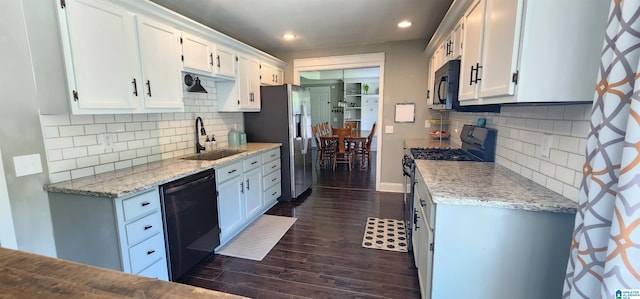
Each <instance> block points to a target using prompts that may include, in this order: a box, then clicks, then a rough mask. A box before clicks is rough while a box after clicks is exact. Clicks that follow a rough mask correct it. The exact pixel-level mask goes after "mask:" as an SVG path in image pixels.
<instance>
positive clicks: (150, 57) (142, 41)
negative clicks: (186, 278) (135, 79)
mask: <svg viewBox="0 0 640 299" xmlns="http://www.w3.org/2000/svg"><path fill="white" fill-rule="evenodd" d="M179 39H180V33H179V32H178V31H177V30H175V29H174V28H173V27H170V26H167V25H165V24H162V23H159V22H156V21H153V20H150V19H147V18H143V17H140V16H138V43H139V47H140V58H141V63H142V82H141V84H139V85H138V92H139V94H140V89H142V93H143V94H144V95H143V96H144V107H145V108H183V107H184V105H183V102H182V84H181V80H180V79H181V78H180V77H181V74H180V71H181V69H182V66H181V61H180V45H179Z"/></svg>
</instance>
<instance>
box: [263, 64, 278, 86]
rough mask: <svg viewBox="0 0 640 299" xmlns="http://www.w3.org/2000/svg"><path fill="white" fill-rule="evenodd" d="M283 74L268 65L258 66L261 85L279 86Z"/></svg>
mask: <svg viewBox="0 0 640 299" xmlns="http://www.w3.org/2000/svg"><path fill="white" fill-rule="evenodd" d="M283 76H284V72H283V71H282V70H281V69H279V68H277V67H275V66H273V65H270V64H268V63H262V64H260V82H261V83H262V85H281V84H282V82H283V81H284V80H283V79H284V78H283Z"/></svg>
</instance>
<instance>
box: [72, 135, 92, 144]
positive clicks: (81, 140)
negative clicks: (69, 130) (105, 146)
mask: <svg viewBox="0 0 640 299" xmlns="http://www.w3.org/2000/svg"><path fill="white" fill-rule="evenodd" d="M95 144H98V139H97V137H96V135H86V136H76V137H73V145H74V146H86V145H95Z"/></svg>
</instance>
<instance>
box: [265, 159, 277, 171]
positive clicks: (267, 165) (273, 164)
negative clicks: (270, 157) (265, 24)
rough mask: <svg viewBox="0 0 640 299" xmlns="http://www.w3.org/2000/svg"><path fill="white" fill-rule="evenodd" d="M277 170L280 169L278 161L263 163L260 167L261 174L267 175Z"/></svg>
mask: <svg viewBox="0 0 640 299" xmlns="http://www.w3.org/2000/svg"><path fill="white" fill-rule="evenodd" d="M277 169H280V160H279V159H278V160H274V161H271V162H269V163H265V164H264V165H263V166H262V173H264V174H269V173H271V172H273V171H275V170H277Z"/></svg>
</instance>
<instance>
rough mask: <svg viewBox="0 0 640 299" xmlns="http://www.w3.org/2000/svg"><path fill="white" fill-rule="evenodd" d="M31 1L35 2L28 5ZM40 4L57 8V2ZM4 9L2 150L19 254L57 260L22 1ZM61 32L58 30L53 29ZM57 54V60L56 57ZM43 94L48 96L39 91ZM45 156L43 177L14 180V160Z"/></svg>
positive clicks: (0, 43) (7, 4)
mask: <svg viewBox="0 0 640 299" xmlns="http://www.w3.org/2000/svg"><path fill="white" fill-rule="evenodd" d="M25 2H30V1H25ZM46 2H47V3H40V4H42V5H44V6H46V5H49V4H51V5H53V2H54V1H46ZM3 4H4V5H3V7H2V10H0V11H1V12H0V20H1V21H0V22H1V26H0V47H2V49H3V50H2V51H3V52H2V54H3V55H0V57H1V58H0V60H1V61H2V63H0V65H2V75H1V76H2V77H1V79H0V100H1V103H2V109H0V147H1V148H2V161H3V163H4V171H5V173H6V179H7V187H8V191H9V198H10V202H11V210H12V213H13V218H14V226H15V231H16V237H17V241H18V249H20V250H24V251H30V252H34V253H40V254H44V255H50V256H55V246H54V243H53V231H52V228H51V217H50V213H49V201H48V196H47V193H46V192H44V191H43V189H42V186H43V185H44V184H46V183H47V182H48V176H47V169H46V163H45V162H44V161H46V156H45V150H44V142H43V140H42V131H41V129H40V120H39V118H38V107H39V103H38V88H37V87H41V86H37V85H36V81H35V79H34V74H33V72H32V67H33V66H32V64H31V57H30V55H29V54H30V48H29V47H30V46H33V45H30V44H29V41H28V40H27V31H26V30H27V28H26V27H25V17H24V15H23V13H22V9H21V2H20V1H5V2H4V3H3ZM53 29H54V30H57V27H53ZM55 53H56V52H55V51H53V53H52V55H55ZM40 91H41V94H42V93H45V92H47V90H46V89H40ZM27 154H40V156H41V162H42V165H43V170H44V172H43V173H40V174H34V175H29V176H23V177H16V176H15V169H14V164H13V157H14V156H20V155H27Z"/></svg>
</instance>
